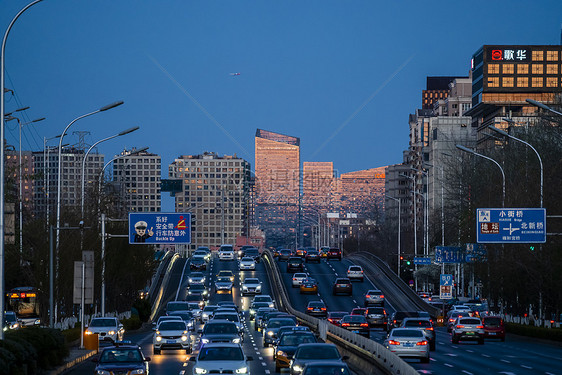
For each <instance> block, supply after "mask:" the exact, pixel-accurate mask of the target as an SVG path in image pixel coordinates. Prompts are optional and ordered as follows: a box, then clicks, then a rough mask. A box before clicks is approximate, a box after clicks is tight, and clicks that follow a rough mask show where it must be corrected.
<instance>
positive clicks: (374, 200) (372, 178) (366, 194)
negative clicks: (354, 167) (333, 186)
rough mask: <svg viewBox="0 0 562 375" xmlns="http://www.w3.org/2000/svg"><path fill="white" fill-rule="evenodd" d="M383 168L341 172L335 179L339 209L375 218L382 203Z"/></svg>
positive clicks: (383, 188)
mask: <svg viewBox="0 0 562 375" xmlns="http://www.w3.org/2000/svg"><path fill="white" fill-rule="evenodd" d="M385 168H386V167H379V168H371V169H365V170H362V171H356V172H349V173H343V174H342V175H341V176H340V177H339V178H338V179H337V204H338V206H339V211H340V212H341V213H356V214H358V215H359V216H361V217H365V218H367V219H376V218H377V217H378V215H379V213H381V212H382V209H383V205H384V194H385V186H384V185H385Z"/></svg>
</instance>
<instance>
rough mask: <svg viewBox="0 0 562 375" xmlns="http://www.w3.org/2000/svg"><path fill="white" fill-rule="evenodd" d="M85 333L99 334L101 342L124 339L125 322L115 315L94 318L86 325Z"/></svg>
mask: <svg viewBox="0 0 562 375" xmlns="http://www.w3.org/2000/svg"><path fill="white" fill-rule="evenodd" d="M86 327H87V329H86V330H85V331H84V334H85V335H92V334H94V333H97V334H98V341H99V342H106V343H108V342H109V343H113V342H115V341H121V340H123V334H124V333H125V329H124V328H123V324H121V323H119V320H117V318H114V317H104V318H93V319H92V320H91V321H90V324H89V325H87V326H86Z"/></svg>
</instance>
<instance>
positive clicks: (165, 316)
mask: <svg viewBox="0 0 562 375" xmlns="http://www.w3.org/2000/svg"><path fill="white" fill-rule="evenodd" d="M178 318H181V317H180V316H179V315H162V316H160V317H159V318H158V320H157V321H156V322H152V330H153V331H156V327H158V325H159V324H160V323H162V322H163V321H164V320H178Z"/></svg>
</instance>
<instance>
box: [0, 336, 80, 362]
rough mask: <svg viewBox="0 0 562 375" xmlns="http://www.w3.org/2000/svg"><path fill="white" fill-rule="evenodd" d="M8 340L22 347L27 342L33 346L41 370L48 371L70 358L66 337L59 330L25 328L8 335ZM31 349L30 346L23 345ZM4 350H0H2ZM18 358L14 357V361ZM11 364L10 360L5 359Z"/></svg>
mask: <svg viewBox="0 0 562 375" xmlns="http://www.w3.org/2000/svg"><path fill="white" fill-rule="evenodd" d="M6 339H10V340H13V341H17V342H18V343H19V344H20V345H23V344H21V342H22V341H26V342H28V343H29V344H31V345H32V347H33V348H34V350H35V353H36V355H37V365H38V367H39V368H40V369H43V370H48V369H50V368H52V367H54V366H57V365H60V364H62V363H63V360H64V358H65V357H66V356H68V353H69V352H68V346H67V343H66V341H65V337H64V336H63V334H62V332H61V331H60V330H58V329H50V328H25V329H18V330H15V331H13V332H9V334H6ZM23 346H25V347H26V348H27V349H26V350H28V351H29V350H30V349H29V345H27V346H26V345H23ZM1 349H3V348H0V350H1ZM15 358H16V357H15V356H14V359H15ZM3 359H4V360H5V361H6V362H10V360H9V358H3Z"/></svg>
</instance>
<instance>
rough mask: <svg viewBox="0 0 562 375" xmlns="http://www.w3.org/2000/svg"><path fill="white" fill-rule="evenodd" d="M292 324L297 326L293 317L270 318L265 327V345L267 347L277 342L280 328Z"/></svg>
mask: <svg viewBox="0 0 562 375" xmlns="http://www.w3.org/2000/svg"><path fill="white" fill-rule="evenodd" d="M292 326H296V324H295V322H294V320H293V319H291V318H288V317H287V318H284V317H281V318H273V319H270V320H269V321H268V322H267V325H266V326H265V327H264V329H263V346H264V347H266V348H267V347H268V346H270V345H272V344H273V343H274V342H275V340H276V339H277V331H278V330H279V328H281V327H292Z"/></svg>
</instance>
